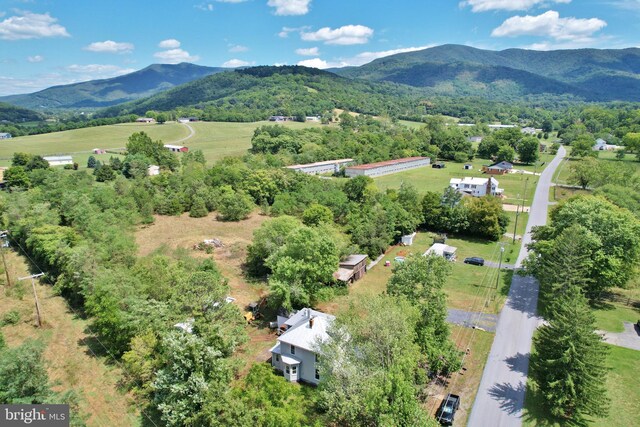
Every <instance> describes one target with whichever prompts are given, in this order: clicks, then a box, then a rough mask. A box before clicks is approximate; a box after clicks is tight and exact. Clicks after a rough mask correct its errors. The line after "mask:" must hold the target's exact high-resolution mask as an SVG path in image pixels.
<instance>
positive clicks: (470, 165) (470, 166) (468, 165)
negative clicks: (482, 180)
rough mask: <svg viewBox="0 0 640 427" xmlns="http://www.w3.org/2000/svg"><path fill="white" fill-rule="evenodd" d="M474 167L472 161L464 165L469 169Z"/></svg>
mask: <svg viewBox="0 0 640 427" xmlns="http://www.w3.org/2000/svg"><path fill="white" fill-rule="evenodd" d="M471 169H473V165H472V164H471V163H467V164H465V165H464V170H466V171H469V170H471Z"/></svg>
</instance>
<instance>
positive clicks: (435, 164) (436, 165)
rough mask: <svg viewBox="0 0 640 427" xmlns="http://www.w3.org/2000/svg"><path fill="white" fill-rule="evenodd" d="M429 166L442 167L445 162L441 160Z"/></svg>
mask: <svg viewBox="0 0 640 427" xmlns="http://www.w3.org/2000/svg"><path fill="white" fill-rule="evenodd" d="M431 167H432V168H434V169H442V168H444V167H445V164H444V163H443V162H435V163H434V164H432V165H431Z"/></svg>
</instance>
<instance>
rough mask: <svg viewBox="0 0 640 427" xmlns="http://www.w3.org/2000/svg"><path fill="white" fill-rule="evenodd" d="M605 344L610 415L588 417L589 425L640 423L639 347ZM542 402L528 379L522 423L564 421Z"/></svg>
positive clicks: (620, 426) (527, 426)
mask: <svg viewBox="0 0 640 427" xmlns="http://www.w3.org/2000/svg"><path fill="white" fill-rule="evenodd" d="M606 346H607V347H608V348H609V356H608V358H607V364H608V366H609V367H610V368H611V370H610V371H609V373H608V375H607V391H608V397H609V399H610V400H611V406H610V408H609V416H608V417H606V418H597V419H591V420H590V421H589V423H588V425H589V426H594V427H629V426H638V425H640V387H638V379H637V377H636V374H637V371H638V366H640V351H636V350H630V349H627V348H622V347H616V346H613V345H608V344H606ZM541 404H542V401H541V399H540V396H539V395H538V391H537V388H536V386H535V384H533V383H532V382H531V381H529V384H528V385H527V394H526V397H525V413H524V416H523V423H522V424H523V425H524V426H525V427H534V426H540V427H542V426H544V427H556V426H557V427H561V426H562V425H566V424H560V423H558V422H556V421H554V420H553V419H551V418H549V416H548V414H546V413H545V411H544V410H543V408H542V407H541Z"/></svg>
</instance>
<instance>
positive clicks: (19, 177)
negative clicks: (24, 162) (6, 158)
mask: <svg viewBox="0 0 640 427" xmlns="http://www.w3.org/2000/svg"><path fill="white" fill-rule="evenodd" d="M4 180H5V183H6V185H7V188H9V189H11V188H29V187H30V186H31V180H30V179H29V175H27V172H26V171H25V170H24V168H23V167H22V166H11V167H10V168H9V169H7V170H6V171H4Z"/></svg>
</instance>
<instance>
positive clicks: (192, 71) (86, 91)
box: [0, 63, 225, 110]
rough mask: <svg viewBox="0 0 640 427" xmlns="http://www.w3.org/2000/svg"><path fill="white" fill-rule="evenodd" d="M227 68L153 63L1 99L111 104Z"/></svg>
mask: <svg viewBox="0 0 640 427" xmlns="http://www.w3.org/2000/svg"><path fill="white" fill-rule="evenodd" d="M224 70H225V69H224V68H213V67H203V66H200V65H194V64H188V63H181V64H177V65H171V64H154V65H150V66H148V67H146V68H144V69H142V70H139V71H135V72H133V73H130V74H125V75H123V76H118V77H113V78H110V79H104V80H91V81H88V82H82V83H74V84H70V85H63V86H53V87H50V88H48V89H44V90H41V91H39V92H35V93H31V94H25V95H11V96H5V97H0V101H3V102H8V103H10V104H13V105H17V106H20V107H25V108H31V109H40V110H46V109H55V108H100V107H108V106H110V105H116V104H121V103H123V102H127V101H132V100H135V99H139V98H144V97H147V96H151V95H154V94H156V93H158V92H162V91H164V90H167V89H171V88H172V87H174V86H178V85H181V84H183V83H187V82H190V81H193V80H196V79H199V78H202V77H204V76H208V75H211V74H214V73H218V72H220V71H224Z"/></svg>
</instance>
